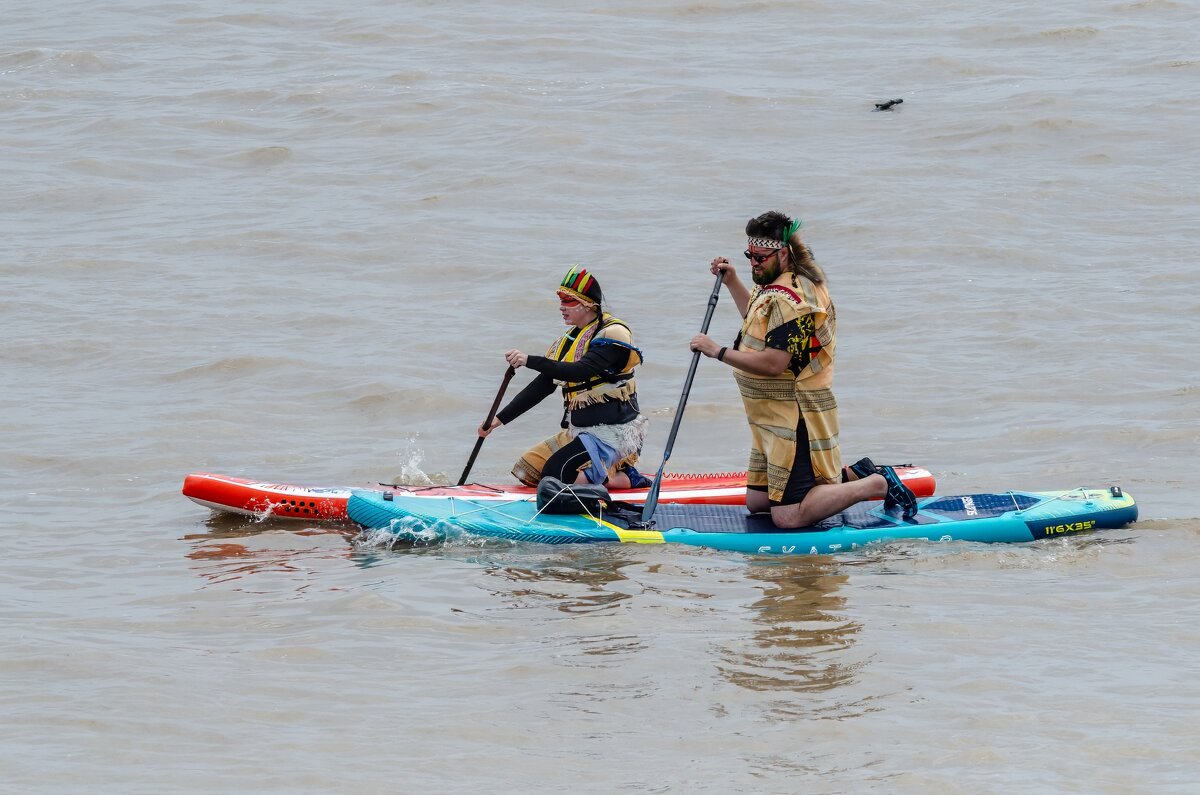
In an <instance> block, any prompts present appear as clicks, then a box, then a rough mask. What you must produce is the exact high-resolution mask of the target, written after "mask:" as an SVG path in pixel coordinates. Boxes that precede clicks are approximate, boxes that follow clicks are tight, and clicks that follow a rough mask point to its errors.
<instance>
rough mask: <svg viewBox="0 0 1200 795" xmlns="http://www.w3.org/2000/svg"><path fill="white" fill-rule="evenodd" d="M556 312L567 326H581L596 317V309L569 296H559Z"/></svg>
mask: <svg viewBox="0 0 1200 795" xmlns="http://www.w3.org/2000/svg"><path fill="white" fill-rule="evenodd" d="M558 312H559V314H560V315H562V319H563V322H564V323H566V324H567V325H568V326H574V327H575V328H583V327H584V326H586V325H587V324H588V323H591V322H592V321H593V320H595V319H596V310H595V309H593V308H592V307H590V306H588V305H587V304H583V303H580V302H579V301H575V300H572V299H570V298H563V297H561V296H560V297H559V299H558Z"/></svg>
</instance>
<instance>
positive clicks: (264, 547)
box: [182, 514, 353, 588]
mask: <svg viewBox="0 0 1200 795" xmlns="http://www.w3.org/2000/svg"><path fill="white" fill-rule="evenodd" d="M204 524H205V525H206V526H207V527H208V532H207V533H192V534H189V535H185V536H183V538H182V540H183V541H186V542H188V543H189V544H191V549H190V550H189V551H188V553H187V557H188V558H189V559H190V560H192V561H193V565H192V570H193V571H195V572H196V573H197V574H199V575H200V576H201V577H202V578H204V579H205V580H207V581H208V582H209V584H211V585H219V584H225V583H230V582H235V581H241V580H245V579H246V578H249V577H251V576H254V575H261V574H268V573H270V574H278V573H283V574H291V575H296V579H297V580H303V581H304V582H303V583H302V584H301V585H300V586H299V587H300V588H303V587H307V584H308V583H307V579H308V575H309V572H310V571H311V569H312V561H313V560H314V559H319V560H323V561H324V560H329V559H331V558H347V557H349V552H350V550H349V547H348V546H347V545H346V543H345V540H346V539H347V538H349V537H350V536H351V535H353V533H352V532H351V531H349V530H348V529H347V528H346V527H341V526H334V525H326V526H322V525H299V524H297V523H296V522H294V521H291V520H282V519H281V520H271V519H254V518H250V517H244V516H235V515H230V514H214V515H213V516H211V517H210V518H208V519H207V520H206V521H205V523H204ZM332 538H336V542H335V543H334V544H328V543H323V542H324V541H325V540H326V539H332ZM233 539H241V541H234V540H233ZM298 539H305V543H304V544H303V546H300V545H299V544H298V543H297V540H298ZM252 541H254V542H257V543H251V542H252Z"/></svg>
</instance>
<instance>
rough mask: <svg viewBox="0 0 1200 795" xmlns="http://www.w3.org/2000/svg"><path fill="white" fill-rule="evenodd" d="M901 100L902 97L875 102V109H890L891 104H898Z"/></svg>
mask: <svg viewBox="0 0 1200 795" xmlns="http://www.w3.org/2000/svg"><path fill="white" fill-rule="evenodd" d="M903 101H904V100H902V99H889V100H888V101H887V102H876V103H875V110H891V109H892V105H899V104H900V103H901V102H903Z"/></svg>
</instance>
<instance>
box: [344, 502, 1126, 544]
mask: <svg viewBox="0 0 1200 795" xmlns="http://www.w3.org/2000/svg"><path fill="white" fill-rule="evenodd" d="M918 505H919V510H918V511H917V514H916V516H915V517H914V518H913V520H911V521H905V520H904V519H903V518H902V516H901V511H900V509H899V508H893V509H891V510H887V509H885V508H884V507H883V504H882V503H879V502H874V503H860V504H859V505H856V506H854V507H853V508H851V509H849V510H847V511H845V512H843V513H841V514H838V515H837V516H834V517H831V518H830V519H827V520H825V521H824V522H822V523H821V524H819V525H817V526H814V527H811V528H806V529H803V530H779V529H777V528H775V526H774V525H773V524H772V523H771V520H770V518H769V517H768V516H766V515H761V514H760V515H755V516H750V515H747V514H746V511H745V508H744V507H741V506H732V505H661V506H659V508H658V509H657V511H656V512H655V514H654V524H655V528H654V529H648V530H646V529H632V528H630V527H629V526H628V525H627V524H625V523H623V522H621V521H619V520H616V519H615V518H614V517H610V516H605V515H603V514H601V515H600V516H598V517H592V516H587V515H568V516H549V515H546V514H539V513H538V510H537V506H536V505H535V504H534V502H533V500H532V499H527V500H524V501H521V502H508V503H495V502H492V503H487V502H481V501H477V500H471V499H457V498H455V499H445V500H438V501H430V500H420V499H415V498H412V497H407V496H401V495H397V496H393V497H392V498H391V499H386V498H385V497H384V495H383V494H381V493H377V492H375V493H373V492H362V491H355V492H354V493H353V494H352V495H351V497H350V500H349V502H348V505H347V512H348V515H349V517H350V519H351V520H353V521H354V522H356V523H358V524H359V525H362V526H363V527H366V528H372V529H382V530H387V531H390V532H392V533H393V534H395V535H397V536H398V538H399V539H404V538H406V537H409V538H411V539H413V540H418V541H430V540H432V541H437V540H439V539H441V538H444V537H446V536H448V535H452V534H454V533H465V534H469V535H473V536H481V537H486V538H498V539H506V540H510V541H530V542H537V543H543V544H593V543H637V544H684V545H687V546H692V547H708V548H710V549H718V550H727V551H732V552H744V553H751V554H775V555H779V554H784V555H787V554H795V555H809V554H812V555H817V554H829V553H834V552H845V551H849V550H854V549H859V548H861V547H863V546H865V545H867V544H875V543H880V542H885V541H894V540H901V539H925V540H929V541H978V542H987V543H1017V542H1026V541H1036V540H1039V539H1043V538H1058V537H1060V536H1067V535H1075V534H1078V533H1084V532H1089V531H1093V530H1102V529H1112V528H1118V527H1124V526H1126V525H1128V524H1130V523H1132V522H1134V521H1135V520H1136V519H1137V505H1136V504H1135V503H1134V500H1133V498H1132V497H1130V496H1129V495H1128V494H1125V493H1123V492H1122V491H1121V489H1120V488H1118V487H1116V486H1114V487H1112V488H1110V489H1083V488H1080V489H1075V490H1072V491H1054V492H1024V491H1008V492H1002V493H988V494H967V495H960V496H953V497H929V498H925V499H922V500H919V501H918Z"/></svg>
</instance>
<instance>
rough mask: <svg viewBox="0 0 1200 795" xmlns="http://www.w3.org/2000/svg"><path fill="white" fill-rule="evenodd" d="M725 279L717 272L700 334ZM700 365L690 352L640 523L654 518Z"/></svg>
mask: <svg viewBox="0 0 1200 795" xmlns="http://www.w3.org/2000/svg"><path fill="white" fill-rule="evenodd" d="M724 279H725V272H724V271H721V270H718V271H717V283H716V284H714V285H713V290H712V295H710V296H709V297H708V311H707V312H705V313H704V322H703V323H702V324H700V333H701V334H707V333H708V324H709V323H711V322H712V316H713V311H714V310H715V309H716V308H717V301H718V300H720V298H721V282H722V281H724ZM699 363H700V351H693V352H692V364H691V366H690V367H688V374H687V378H686V379H685V380H684V382H683V394H681V395H680V396H679V405H678V406H676V408H675V421H674V422H672V423H671V433H670V435H669V436H667V447H666V449H665V450H663V460H662V464H660V465H659V467H658V474H657V475H655V476H654V485H652V486H651V487H650V491H648V492H647V493H646V503H645V505H643V506H642V521H643V522H649V521H650V518H651V517H652V516H654V510H655V509H656V508H657V507H658V492H659V490H660V489H661V488H662V479H663V472H665V471H666V469H667V461H668V460H669V459H670V458H671V448H673V447H674V446H675V436H676V435H677V434H678V433H679V423H680V422H681V421H682V420H683V407H684V406H686V405H687V399H688V393H690V392H691V391H692V379H693V378H695V377H696V365H697V364H699Z"/></svg>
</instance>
